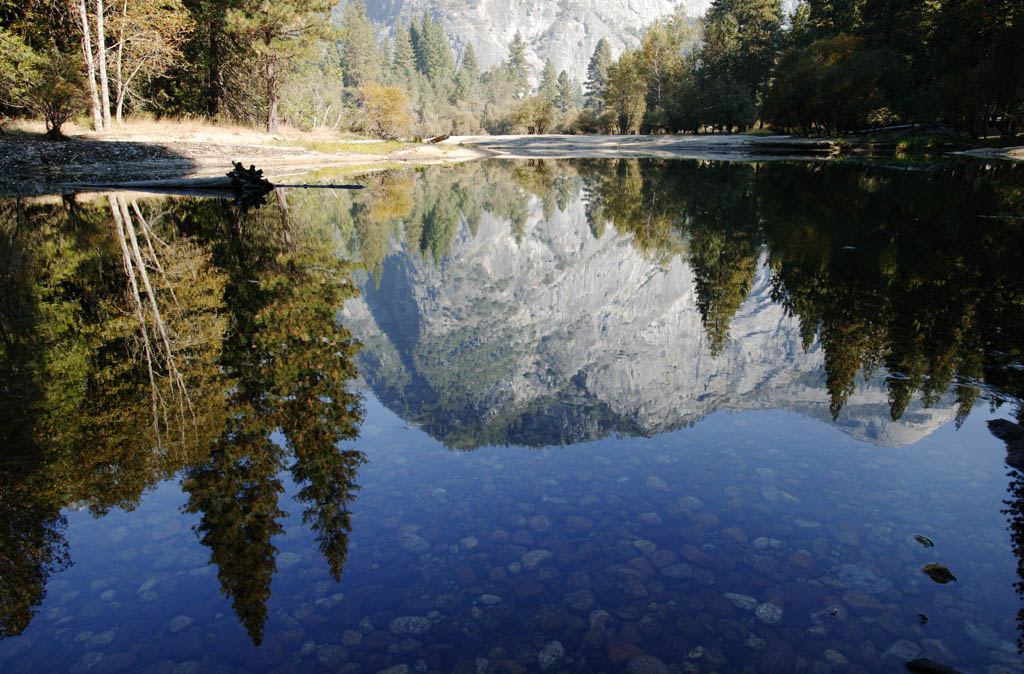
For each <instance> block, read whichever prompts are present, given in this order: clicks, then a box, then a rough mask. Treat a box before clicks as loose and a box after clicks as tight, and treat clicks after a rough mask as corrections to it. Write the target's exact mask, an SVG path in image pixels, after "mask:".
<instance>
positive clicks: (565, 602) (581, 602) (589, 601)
mask: <svg viewBox="0 0 1024 674" xmlns="http://www.w3.org/2000/svg"><path fill="white" fill-rule="evenodd" d="M596 603H597V597H596V596H595V595H594V593H593V592H591V591H590V590H577V591H575V592H570V593H569V594H567V595H565V597H563V598H562V606H565V607H566V608H569V609H571V610H573V611H577V612H579V613H586V612H588V611H590V609H592V608H593V607H594V604H596Z"/></svg>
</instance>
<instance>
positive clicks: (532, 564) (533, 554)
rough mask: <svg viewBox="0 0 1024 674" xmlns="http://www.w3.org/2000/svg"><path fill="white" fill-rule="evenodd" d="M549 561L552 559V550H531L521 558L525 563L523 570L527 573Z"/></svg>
mask: <svg viewBox="0 0 1024 674" xmlns="http://www.w3.org/2000/svg"><path fill="white" fill-rule="evenodd" d="M549 559H551V551H550V550H531V551H530V552H527V553H526V554H524V555H523V556H522V557H520V560H521V561H522V563H523V568H524V569H526V570H527V571H532V570H533V569H536V568H537V567H538V566H540V565H541V564H543V563H544V562H546V561H547V560H549ZM509 571H512V569H509ZM513 573H515V571H513Z"/></svg>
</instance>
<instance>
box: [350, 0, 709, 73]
mask: <svg viewBox="0 0 1024 674" xmlns="http://www.w3.org/2000/svg"><path fill="white" fill-rule="evenodd" d="M710 4H711V0H680V1H678V2H676V1H674V0H628V1H627V2H616V1H615V0H557V1H556V2H546V1H543V0H510V1H504V2H502V1H499V0H464V1H462V2H459V1H457V0H367V2H366V6H367V14H368V15H369V17H370V18H371V19H373V20H374V21H376V22H378V23H379V24H380V25H383V26H387V27H389V28H390V27H392V26H396V25H408V24H409V23H410V21H411V20H412V19H413V18H416V17H419V16H422V14H423V12H424V11H428V12H430V14H431V15H432V16H433V17H434V18H435V19H437V20H439V21H440V22H441V25H442V26H443V27H444V30H445V33H447V35H448V36H449V38H450V39H451V41H452V47H453V48H454V50H455V51H456V54H457V55H458V56H460V57H461V54H462V52H463V50H464V49H465V48H466V45H467V44H472V45H473V49H474V50H475V51H476V54H477V58H478V59H479V61H480V67H481V68H482V69H487V68H490V67H491V66H493V65H495V64H497V63H500V62H502V61H504V60H505V59H506V58H507V57H508V44H509V42H510V41H511V40H512V37H513V36H514V35H515V34H516V32H518V33H520V34H521V35H522V37H523V40H524V41H525V42H526V44H527V47H528V49H527V59H528V60H529V62H530V65H531V67H532V68H533V71H534V80H536V77H537V76H539V74H540V71H541V69H542V68H543V67H544V61H545V60H546V59H551V62H552V63H553V64H554V66H555V72H559V71H561V70H563V69H564V70H565V71H566V72H567V73H569V76H570V77H575V78H576V79H577V80H579V81H580V82H583V81H585V80H586V70H587V63H588V62H589V61H590V57H591V55H592V54H593V53H594V47H595V46H596V45H597V43H598V41H599V40H600V39H601V38H605V39H606V40H608V43H609V45H610V46H611V48H612V53H613V54H615V55H618V54H619V53H620V52H621V51H622V50H623V49H625V48H627V47H634V46H636V45H637V44H639V38H640V32H641V30H642V29H643V28H644V27H645V26H647V25H648V24H650V23H651V22H653V21H654V20H656V19H658V18H660V17H663V16H666V15H669V14H672V13H673V12H674V11H676V7H677V6H680V5H681V6H682V7H683V8H684V11H685V13H686V14H687V16H692V17H697V16H699V15H701V14H703V13H704V11H705V10H706V9H707V7H708V5H710Z"/></svg>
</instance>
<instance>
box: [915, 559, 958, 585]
mask: <svg viewBox="0 0 1024 674" xmlns="http://www.w3.org/2000/svg"><path fill="white" fill-rule="evenodd" d="M921 571H923V572H924V573H925V575H927V576H928V577H929V578H931V579H932V580H934V581H935V582H936V583H939V584H941V585H945V584H946V583H948V582H950V581H954V580H956V576H954V575H953V573H952V572H951V571H950V570H949V569H947V568H946V567H945V566H943V565H942V564H925V565H924V567H922V568H921Z"/></svg>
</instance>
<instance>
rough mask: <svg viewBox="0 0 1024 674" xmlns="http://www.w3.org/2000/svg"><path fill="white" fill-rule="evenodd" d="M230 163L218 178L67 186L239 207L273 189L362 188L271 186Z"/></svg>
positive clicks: (255, 172) (257, 173)
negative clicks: (197, 199) (219, 201)
mask: <svg viewBox="0 0 1024 674" xmlns="http://www.w3.org/2000/svg"><path fill="white" fill-rule="evenodd" d="M232 164H233V165H234V168H233V169H232V170H231V171H229V172H228V173H227V174H225V176H224V177H221V178H168V179H162V180H128V181H124V182H109V183H78V184H74V185H67V187H70V188H74V189H83V188H84V189H90V190H127V191H139V192H150V193H155V194H169V195H174V196H195V197H213V198H218V199H231V200H232V203H233V204H235V205H236V206H238V207H240V208H242V209H249V208H256V207H259V206H261V205H263V204H264V203H266V195H267V194H269V193H270V192H271V191H273V190H275V189H282V188H287V189H340V190H361V189H363V186H362V185H274V184H273V183H271V182H270V181H269V180H267V179H266V178H264V177H263V170H262V169H257V168H256V167H255V166H253V165H251V164H250V165H249V168H245V167H244V166H242V164H240V163H239V162H232Z"/></svg>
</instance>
